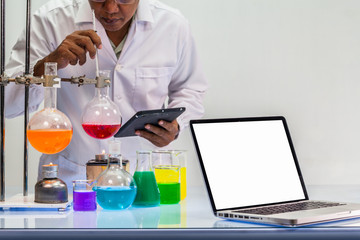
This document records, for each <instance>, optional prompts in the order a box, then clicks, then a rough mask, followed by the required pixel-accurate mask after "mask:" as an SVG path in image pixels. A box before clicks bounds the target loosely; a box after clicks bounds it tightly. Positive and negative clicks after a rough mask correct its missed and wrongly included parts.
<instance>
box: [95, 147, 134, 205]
mask: <svg viewBox="0 0 360 240" xmlns="http://www.w3.org/2000/svg"><path fill="white" fill-rule="evenodd" d="M121 160H122V156H121V155H120V154H118V155H117V156H116V157H115V156H114V154H111V155H110V157H109V158H108V165H107V168H106V170H105V171H103V172H102V173H101V174H100V175H99V177H98V178H97V180H96V183H95V186H94V188H93V189H94V191H96V200H97V203H98V204H99V205H100V207H102V208H103V209H107V210H121V209H126V208H128V207H130V206H131V204H132V203H133V202H134V200H135V197H136V192H137V187H136V183H135V181H134V179H133V177H132V176H131V175H130V174H129V173H128V172H126V171H125V170H124V169H122V168H121Z"/></svg>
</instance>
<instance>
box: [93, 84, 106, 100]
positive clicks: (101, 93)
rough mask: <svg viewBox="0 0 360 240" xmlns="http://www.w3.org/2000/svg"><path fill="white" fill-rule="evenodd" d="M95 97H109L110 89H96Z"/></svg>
mask: <svg viewBox="0 0 360 240" xmlns="http://www.w3.org/2000/svg"><path fill="white" fill-rule="evenodd" d="M95 97H99V98H104V97H109V87H103V88H95Z"/></svg>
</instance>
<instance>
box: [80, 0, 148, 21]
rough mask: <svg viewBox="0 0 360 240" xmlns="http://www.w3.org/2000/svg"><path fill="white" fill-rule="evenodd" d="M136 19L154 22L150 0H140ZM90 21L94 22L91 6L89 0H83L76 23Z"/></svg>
mask: <svg viewBox="0 0 360 240" xmlns="http://www.w3.org/2000/svg"><path fill="white" fill-rule="evenodd" d="M135 21H139V22H151V23H152V22H154V17H153V15H152V13H151V10H150V5H149V1H148V0H140V2H139V6H138V9H137V11H136V16H135ZM89 22H90V23H91V22H92V13H91V7H90V4H89V1H88V0H83V1H81V3H80V6H79V11H78V13H77V16H76V18H75V23H76V24H81V23H89Z"/></svg>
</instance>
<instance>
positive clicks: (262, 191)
mask: <svg viewBox="0 0 360 240" xmlns="http://www.w3.org/2000/svg"><path fill="white" fill-rule="evenodd" d="M190 126H191V131H192V136H193V139H194V142H195V146H196V150H197V153H198V157H199V160H200V163H201V167H202V170H203V173H204V177H205V182H206V184H207V188H208V191H209V194H210V198H211V201H212V204H213V207H214V208H215V209H216V210H223V209H231V208H242V207H248V206H257V205H266V204H271V203H280V202H289V201H295V200H303V199H307V194H306V191H305V188H303V183H302V178H301V173H300V170H299V169H298V167H297V161H296V156H295V152H294V151H292V150H293V149H292V143H291V139H290V135H287V133H288V130H287V126H286V122H285V119H284V118H282V117H266V118H246V119H244V118H240V119H239V118H238V119H218V120H216V119H212V120H210V119H208V120H193V121H191V122H190ZM288 136H289V137H288Z"/></svg>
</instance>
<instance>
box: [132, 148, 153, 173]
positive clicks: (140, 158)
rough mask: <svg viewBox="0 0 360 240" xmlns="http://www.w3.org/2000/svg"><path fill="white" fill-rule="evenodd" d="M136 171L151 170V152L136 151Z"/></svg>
mask: <svg viewBox="0 0 360 240" xmlns="http://www.w3.org/2000/svg"><path fill="white" fill-rule="evenodd" d="M135 171H137V172H145V171H152V160H151V152H150V151H144V152H137V160H136V170H135Z"/></svg>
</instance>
